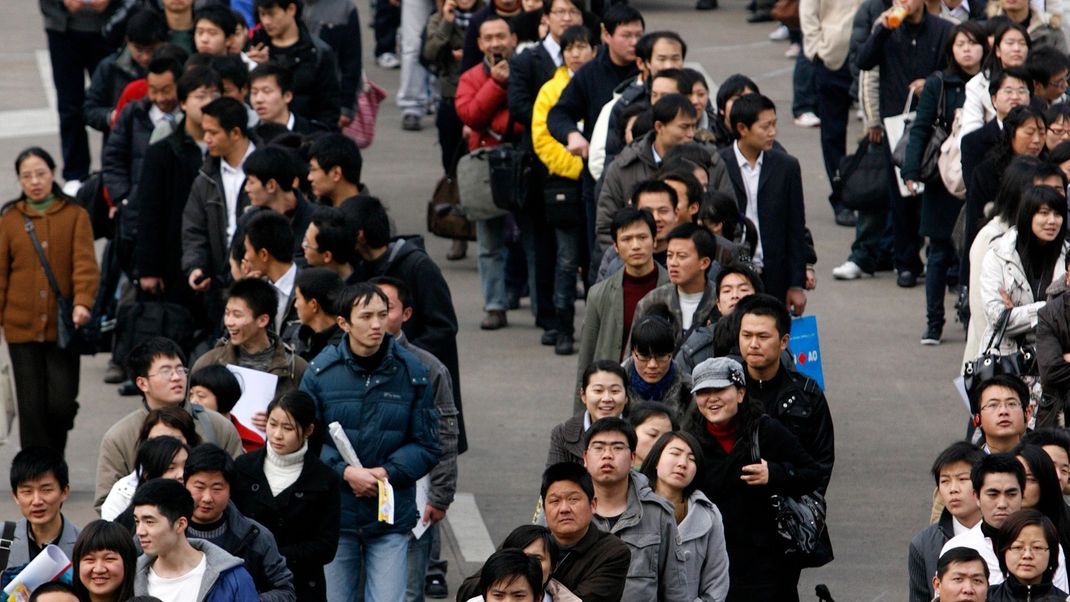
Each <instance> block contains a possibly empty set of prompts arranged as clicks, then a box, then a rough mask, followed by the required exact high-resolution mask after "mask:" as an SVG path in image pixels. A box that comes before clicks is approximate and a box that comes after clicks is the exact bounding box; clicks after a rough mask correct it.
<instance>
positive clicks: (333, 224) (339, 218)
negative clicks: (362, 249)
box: [301, 207, 356, 281]
mask: <svg viewBox="0 0 1070 602" xmlns="http://www.w3.org/2000/svg"><path fill="white" fill-rule="evenodd" d="M301 248H302V249H303V250H304V253H305V261H306V262H307V263H308V265H309V266H312V267H323V268H326V269H328V270H330V271H332V272H334V273H335V274H337V275H338V277H339V278H341V279H342V280H343V281H345V280H348V279H349V276H350V275H351V274H352V273H353V264H352V261H353V259H354V258H355V256H356V249H355V248H354V245H353V228H352V227H351V226H350V224H349V223H348V222H347V221H346V218H345V216H344V215H342V212H341V211H339V210H337V209H334V208H333V207H320V208H319V209H317V210H316V212H315V213H314V214H313V215H312V223H310V224H309V225H308V228H306V229H305V237H304V239H303V240H302V241H301Z"/></svg>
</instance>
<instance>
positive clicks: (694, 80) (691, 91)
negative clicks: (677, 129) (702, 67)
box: [677, 67, 717, 144]
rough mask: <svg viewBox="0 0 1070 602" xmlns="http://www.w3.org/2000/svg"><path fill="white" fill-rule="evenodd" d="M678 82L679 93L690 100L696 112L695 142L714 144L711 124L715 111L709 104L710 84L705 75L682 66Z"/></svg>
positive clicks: (715, 138)
mask: <svg viewBox="0 0 1070 602" xmlns="http://www.w3.org/2000/svg"><path fill="white" fill-rule="evenodd" d="M677 83H678V84H679V86H678V87H679V91H680V94H683V95H684V96H686V97H687V98H688V100H690V101H691V106H693V107H695V112H696V113H698V122H697V123H696V124H695V142H704V143H710V144H716V142H717V137H716V135H715V134H714V133H713V127H714V126H713V124H714V123H715V122H716V121H717V113H716V112H715V111H714V109H713V105H712V104H710V84H709V83H708V82H707V81H706V76H704V75H702V73H701V72H699V71H697V70H695V69H691V68H690V67H684V68H683V69H681V70H680V78H679V80H678V82H677Z"/></svg>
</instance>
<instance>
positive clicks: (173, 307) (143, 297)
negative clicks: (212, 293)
mask: <svg viewBox="0 0 1070 602" xmlns="http://www.w3.org/2000/svg"><path fill="white" fill-rule="evenodd" d="M198 334H199V333H197V332H196V327H195V325H194V322H193V315H192V314H191V313H190V311H189V310H188V309H186V308H185V307H183V306H182V305H179V304H177V303H170V302H168V301H164V300H163V297H160V296H156V295H152V294H148V293H145V292H141V293H139V295H138V300H137V301H136V302H135V303H134V304H132V305H128V306H125V307H123V308H121V309H120V310H119V329H118V335H117V336H116V340H115V357H116V359H117V360H119V361H120V362H123V363H125V362H126V356H127V355H129V354H130V351H131V350H133V349H134V347H137V346H138V345H139V344H140V343H143V342H144V341H147V340H148V339H151V338H153V337H164V338H167V339H171V340H172V341H174V342H176V343H178V346H179V347H180V348H182V350H183V351H185V352H187V353H189V352H190V351H191V350H192V349H193V346H194V344H195V343H196V341H197V338H198Z"/></svg>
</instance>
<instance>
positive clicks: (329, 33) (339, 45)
mask: <svg viewBox="0 0 1070 602" xmlns="http://www.w3.org/2000/svg"><path fill="white" fill-rule="evenodd" d="M302 4H303V5H302V7H301V21H302V22H303V23H304V24H305V27H306V28H307V29H308V33H309V34H311V35H312V36H313V37H314V38H319V39H320V40H322V41H323V42H324V43H326V44H327V46H329V47H330V49H331V50H333V51H334V57H335V63H337V65H338V85H339V92H340V94H341V104H340V107H339V108H340V109H341V117H340V118H339V120H338V123H337V126H338V127H345V126H347V125H349V123H350V122H351V121H352V120H353V113H354V111H355V109H356V103H357V93H358V92H359V91H360V85H361V75H362V72H361V69H362V61H363V52H362V48H361V42H360V40H361V35H360V15H358V14H357V6H356V5H355V4H354V3H353V2H350V1H348V0H314V1H312V2H307V1H306V2H303V3H302ZM325 125H328V126H330V127H331V129H334V126H335V124H331V123H328V124H325Z"/></svg>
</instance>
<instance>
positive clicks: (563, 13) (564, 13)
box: [550, 8, 583, 19]
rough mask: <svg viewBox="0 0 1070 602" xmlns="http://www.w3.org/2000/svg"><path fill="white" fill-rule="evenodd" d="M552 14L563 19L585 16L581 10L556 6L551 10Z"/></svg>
mask: <svg viewBox="0 0 1070 602" xmlns="http://www.w3.org/2000/svg"><path fill="white" fill-rule="evenodd" d="M550 14H551V15H553V16H555V17H557V18H559V19H563V18H565V17H582V16H583V13H581V12H580V11H578V10H576V9H574V8H555V9H554V10H552V11H550Z"/></svg>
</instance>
